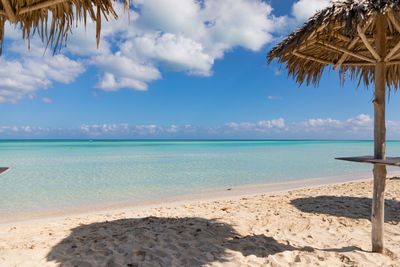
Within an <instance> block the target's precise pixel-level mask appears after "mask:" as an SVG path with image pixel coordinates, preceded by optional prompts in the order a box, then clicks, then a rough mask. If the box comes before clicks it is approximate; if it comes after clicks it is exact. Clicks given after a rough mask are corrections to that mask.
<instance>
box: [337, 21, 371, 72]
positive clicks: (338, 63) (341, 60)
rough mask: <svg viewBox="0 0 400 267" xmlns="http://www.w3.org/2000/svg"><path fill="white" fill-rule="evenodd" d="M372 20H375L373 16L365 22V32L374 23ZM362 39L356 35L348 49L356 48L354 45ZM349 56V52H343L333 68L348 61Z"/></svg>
mask: <svg viewBox="0 0 400 267" xmlns="http://www.w3.org/2000/svg"><path fill="white" fill-rule="evenodd" d="M372 21H373V19H372V17H371V18H370V19H368V21H367V22H366V23H365V25H364V27H363V28H362V30H363V31H364V32H365V31H366V30H367V29H368V27H369V26H370V25H371V23H372ZM359 40H360V37H358V36H357V37H355V38H354V39H353V41H351V43H350V44H349V45H348V46H347V49H349V50H350V49H353V48H354V46H355V45H356V44H357V42H358V41H359ZM347 57H348V55H347V54H345V53H344V54H343V55H342V57H341V58H340V59H339V60H338V62H336V64H335V66H333V69H334V70H337V69H338V68H339V67H340V65H342V63H343V62H345V61H346V59H347Z"/></svg>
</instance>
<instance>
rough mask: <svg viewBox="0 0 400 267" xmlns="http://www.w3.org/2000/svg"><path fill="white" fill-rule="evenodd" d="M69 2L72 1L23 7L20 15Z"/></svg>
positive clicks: (61, 0)
mask: <svg viewBox="0 0 400 267" xmlns="http://www.w3.org/2000/svg"><path fill="white" fill-rule="evenodd" d="M2 1H4V0H2ZM67 1H70V0H48V1H45V2H41V3H38V4H34V5H31V6H27V7H23V8H21V10H20V11H19V13H18V14H19V15H22V14H25V13H28V12H31V11H35V10H38V9H42V8H46V7H49V6H53V5H57V4H60V3H63V2H67Z"/></svg>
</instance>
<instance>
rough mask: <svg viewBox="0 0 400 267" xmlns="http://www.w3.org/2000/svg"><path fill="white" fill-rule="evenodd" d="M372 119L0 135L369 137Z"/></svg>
mask: <svg viewBox="0 0 400 267" xmlns="http://www.w3.org/2000/svg"><path fill="white" fill-rule="evenodd" d="M387 132H388V138H391V139H400V134H399V133H400V122H399V121H387ZM372 137H373V119H372V118H371V117H370V116H369V115H367V114H360V115H358V116H355V117H351V118H348V119H346V120H337V119H332V118H311V119H308V120H306V121H300V122H286V121H285V119H284V118H277V119H271V120H260V121H257V122H229V123H225V124H222V125H215V126H209V127H199V126H193V125H191V124H186V125H177V124H171V125H167V126H163V125H156V124H146V125H131V124H128V123H119V124H92V125H86V124H85V125H81V126H79V127H75V128H46V127H38V126H29V125H24V126H0V138H264V139H268V138H271V139H282V138H283V139H285V138H290V139H297V138H300V139H301V138H306V139H308V138H309V139H372Z"/></svg>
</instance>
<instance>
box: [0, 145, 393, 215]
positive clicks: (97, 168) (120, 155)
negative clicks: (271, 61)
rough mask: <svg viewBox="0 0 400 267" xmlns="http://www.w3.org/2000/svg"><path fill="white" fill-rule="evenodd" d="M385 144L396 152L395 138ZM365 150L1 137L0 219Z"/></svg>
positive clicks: (308, 168)
mask: <svg viewBox="0 0 400 267" xmlns="http://www.w3.org/2000/svg"><path fill="white" fill-rule="evenodd" d="M387 150H388V153H387V154H388V156H396V155H397V156H398V155H400V142H388V144H387ZM372 152H373V142H370V141H87V140H82V141H78V140H77V141H18V140H15V141H0V166H4V167H11V170H10V171H8V172H7V173H5V174H3V175H1V176H0V221H4V220H9V219H10V218H13V217H21V216H22V215H24V214H35V213H43V212H46V211H57V210H77V209H84V208H85V207H90V206H104V207H107V206H112V205H113V204H115V203H121V202H125V203H135V202H141V201H148V200H151V199H156V198H165V197H170V196H177V195H183V194H190V193H195V192H199V191H207V190H211V189H215V188H226V187H233V186H241V185H249V184H265V183H273V182H282V181H290V180H299V179H305V178H313V177H326V176H338V175H348V174H357V173H360V172H369V171H371V168H372V166H371V165H369V164H358V163H350V162H343V161H337V160H334V157H340V156H359V155H368V154H371V153H372ZM393 170H396V169H395V168H394V169H393ZM399 170H400V169H399Z"/></svg>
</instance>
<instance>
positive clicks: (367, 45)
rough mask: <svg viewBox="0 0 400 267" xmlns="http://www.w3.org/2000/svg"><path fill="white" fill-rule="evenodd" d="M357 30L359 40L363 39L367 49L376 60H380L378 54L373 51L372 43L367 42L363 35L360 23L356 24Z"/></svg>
mask: <svg viewBox="0 0 400 267" xmlns="http://www.w3.org/2000/svg"><path fill="white" fill-rule="evenodd" d="M357 32H358V35H359V36H360V38H361V40H362V41H363V43H364V45H365V47H366V48H367V49H368V51H369V52H370V53H371V54H372V55H373V56H374V58H375V59H376V60H377V61H381V58H380V56H379V55H378V53H377V52H376V51H375V49H374V48H373V47H372V45H371V44H370V43H369V41H368V39H367V37H366V36H365V33H364V31H363V29H361V27H360V25H357Z"/></svg>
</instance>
